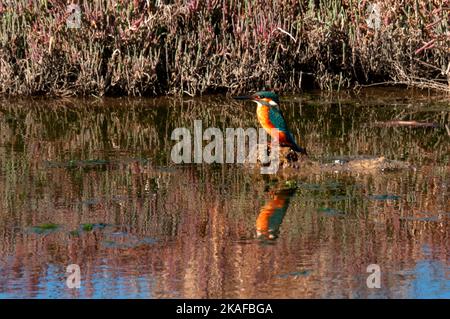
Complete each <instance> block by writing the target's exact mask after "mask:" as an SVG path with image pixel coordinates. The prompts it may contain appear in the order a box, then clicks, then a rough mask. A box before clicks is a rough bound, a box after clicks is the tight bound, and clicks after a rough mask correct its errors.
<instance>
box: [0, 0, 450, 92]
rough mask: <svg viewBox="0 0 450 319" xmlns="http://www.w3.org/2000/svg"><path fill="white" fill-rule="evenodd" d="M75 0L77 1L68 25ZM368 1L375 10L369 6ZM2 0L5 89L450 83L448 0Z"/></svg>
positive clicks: (0, 67)
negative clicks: (76, 14)
mask: <svg viewBox="0 0 450 319" xmlns="http://www.w3.org/2000/svg"><path fill="white" fill-rule="evenodd" d="M69 4H76V5H78V6H79V8H80V9H81V16H80V17H81V21H80V25H79V28H68V27H67V19H69V18H71V17H73V15H71V13H70V12H66V10H67V6H68V5H69ZM370 8H372V10H371V9H370ZM373 8H374V7H373V2H372V1H366V0H344V1H337V0H331V1H322V0H314V1H313V0H310V1H286V0H273V1H256V0H247V1H232V0H204V1H198V0H190V1H187V0H169V1H167V0H154V1H150V0H146V1H142V0H133V1H131V0H97V1H81V0H80V1H70V2H67V1H63V0H34V1H32V0H18V1H4V0H3V1H0V94H2V95H42V94H46V95H58V96H60V95H96V96H103V95H112V96H113V95H132V96H142V95H145V96H151V95H160V94H175V95H180V94H187V95H192V96H193V95H199V94H205V93H215V92H230V93H234V92H238V91H250V90H256V89H263V88H266V89H275V90H279V91H289V92H296V91H299V90H301V89H302V88H307V87H318V88H321V89H327V90H340V89H342V88H344V87H354V86H359V85H373V84H379V83H384V84H404V85H407V86H415V87H421V88H431V89H436V90H442V91H450V60H449V53H450V51H449V50H450V49H449V48H450V46H449V42H450V33H449V30H448V25H449V22H450V21H449V12H450V1H448V0H444V1H442V0H439V1H437V0H433V1H428V0H427V1H425V0H404V1H401V2H400V1H394V0H386V1H383V2H379V3H378V4H377V7H376V10H375V9H373Z"/></svg>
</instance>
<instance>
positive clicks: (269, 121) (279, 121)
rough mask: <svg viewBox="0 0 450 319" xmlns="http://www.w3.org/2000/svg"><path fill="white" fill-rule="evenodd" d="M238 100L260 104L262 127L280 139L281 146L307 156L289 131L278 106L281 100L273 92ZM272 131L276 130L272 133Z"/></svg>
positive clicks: (258, 110)
mask: <svg viewBox="0 0 450 319" xmlns="http://www.w3.org/2000/svg"><path fill="white" fill-rule="evenodd" d="M235 99H237V100H252V101H253V102H256V104H258V107H257V109H256V115H257V117H258V121H259V123H260V124H261V126H262V127H263V128H264V130H266V132H267V133H269V134H270V135H271V136H272V138H273V139H275V138H279V143H280V146H282V147H289V148H290V149H292V150H293V151H295V152H299V153H302V154H305V155H307V153H306V150H305V149H304V148H302V147H300V146H298V145H297V143H296V142H295V139H294V137H293V136H292V133H291V132H290V131H289V129H288V126H287V124H286V120H285V119H284V117H283V114H282V113H281V111H280V109H279V107H278V105H279V104H280V100H279V98H278V95H276V94H275V93H273V92H268V91H261V92H256V93H255V94H253V95H251V96H237V97H235ZM272 129H275V130H274V131H272Z"/></svg>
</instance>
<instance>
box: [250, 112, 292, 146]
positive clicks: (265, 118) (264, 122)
mask: <svg viewBox="0 0 450 319" xmlns="http://www.w3.org/2000/svg"><path fill="white" fill-rule="evenodd" d="M269 111H270V107H269V106H266V105H258V108H257V109H256V115H257V117H258V121H259V123H260V124H261V126H262V127H263V128H264V129H265V130H266V132H267V133H269V134H270V135H271V136H272V137H274V136H273V135H274V132H272V129H273V128H276V127H275V125H273V124H272V122H271V121H270V117H269ZM275 132H276V133H278V137H279V139H280V142H281V143H284V142H285V141H286V140H287V137H286V134H285V133H284V132H282V131H280V130H276V131H275Z"/></svg>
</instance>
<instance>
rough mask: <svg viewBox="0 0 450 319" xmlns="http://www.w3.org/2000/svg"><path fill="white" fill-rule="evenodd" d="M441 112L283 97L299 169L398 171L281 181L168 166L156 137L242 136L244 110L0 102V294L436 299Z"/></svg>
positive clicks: (443, 152) (441, 210)
mask: <svg viewBox="0 0 450 319" xmlns="http://www.w3.org/2000/svg"><path fill="white" fill-rule="evenodd" d="M448 105H449V104H448V102H446V101H445V100H441V99H440V98H438V97H429V96H427V95H423V94H417V93H414V92H410V91H401V90H370V91H362V92H359V93H358V94H356V93H354V94H341V95H339V96H338V95H334V96H333V95H325V94H322V93H320V92H319V93H309V94H306V93H305V94H304V95H301V96H288V97H284V98H283V100H282V109H283V111H284V113H285V116H286V117H287V119H288V122H289V123H290V126H291V127H292V130H293V132H294V135H295V136H296V137H297V138H298V139H299V140H300V144H302V145H303V146H306V147H307V149H308V152H309V153H310V154H311V157H312V158H313V159H314V160H317V161H323V162H326V161H334V160H336V159H348V158H352V157H355V156H385V157H386V158H388V159H392V160H399V161H405V162H408V163H410V164H411V165H412V166H413V167H412V168H411V169H407V170H399V171H393V172H377V173H370V174H369V173H367V174H365V173H352V172H340V173H321V172H311V174H306V176H305V175H304V174H303V175H302V177H301V178H290V179H289V180H288V179H285V178H282V177H278V178H277V177H273V176H272V177H267V176H266V177H264V176H261V175H259V174H255V173H254V172H252V171H249V170H248V169H246V168H245V167H243V166H242V165H231V164H229V165H217V164H212V165H208V164H192V165H175V164H173V163H172V162H171V161H170V156H169V154H170V150H171V148H172V146H173V145H174V141H171V139H170V134H171V132H172V130H173V129H174V128H176V127H187V128H192V126H193V121H194V120H195V119H201V120H202V121H203V126H204V128H206V127H219V128H222V129H224V128H226V127H243V128H247V127H258V126H257V125H258V124H257V122H256V117H255V114H254V113H255V108H254V105H252V104H245V103H237V102H235V101H233V100H231V99H229V98H227V97H225V96H213V97H204V98H199V99H169V98H160V99H125V98H124V99H102V100H99V99H57V100H50V99H33V100H29V99H27V100H21V99H9V100H2V101H0V297H2V298H179V297H183V298H311V297H312V298H333V297H336V298H433V297H434V298H449V297H450V280H449V270H450V269H449V229H450V228H449V218H450V201H449V184H450V166H449V162H450V137H449V136H448V134H447V131H446V129H445V125H447V126H448V125H449V122H450V115H449V106H448ZM392 120H404V121H411V120H415V121H420V122H428V123H435V124H436V125H434V127H409V126H406V127H404V126H401V127H399V126H390V125H383V123H384V122H386V121H392ZM69 264H78V265H79V266H80V269H81V275H82V278H81V280H82V281H81V288H80V289H69V288H67V286H66V278H67V274H66V267H67V265H69ZM370 264H378V265H379V266H380V268H381V288H379V289H369V288H368V287H367V285H366V279H367V276H368V275H369V274H368V273H367V272H366V268H367V266H368V265H370Z"/></svg>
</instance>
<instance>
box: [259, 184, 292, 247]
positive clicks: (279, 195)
mask: <svg viewBox="0 0 450 319" xmlns="http://www.w3.org/2000/svg"><path fill="white" fill-rule="evenodd" d="M294 193H295V188H288V189H281V190H277V191H273V192H271V198H270V199H269V200H268V201H266V203H265V204H264V206H263V207H262V208H261V210H260V212H259V215H258V218H257V219H256V235H257V237H258V238H263V239H270V240H274V239H276V238H277V237H278V234H279V232H280V231H279V229H280V225H281V222H282V221H283V217H284V215H285V214H286V211H287V209H288V207H289V201H290V199H291V197H292V196H293V195H294Z"/></svg>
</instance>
